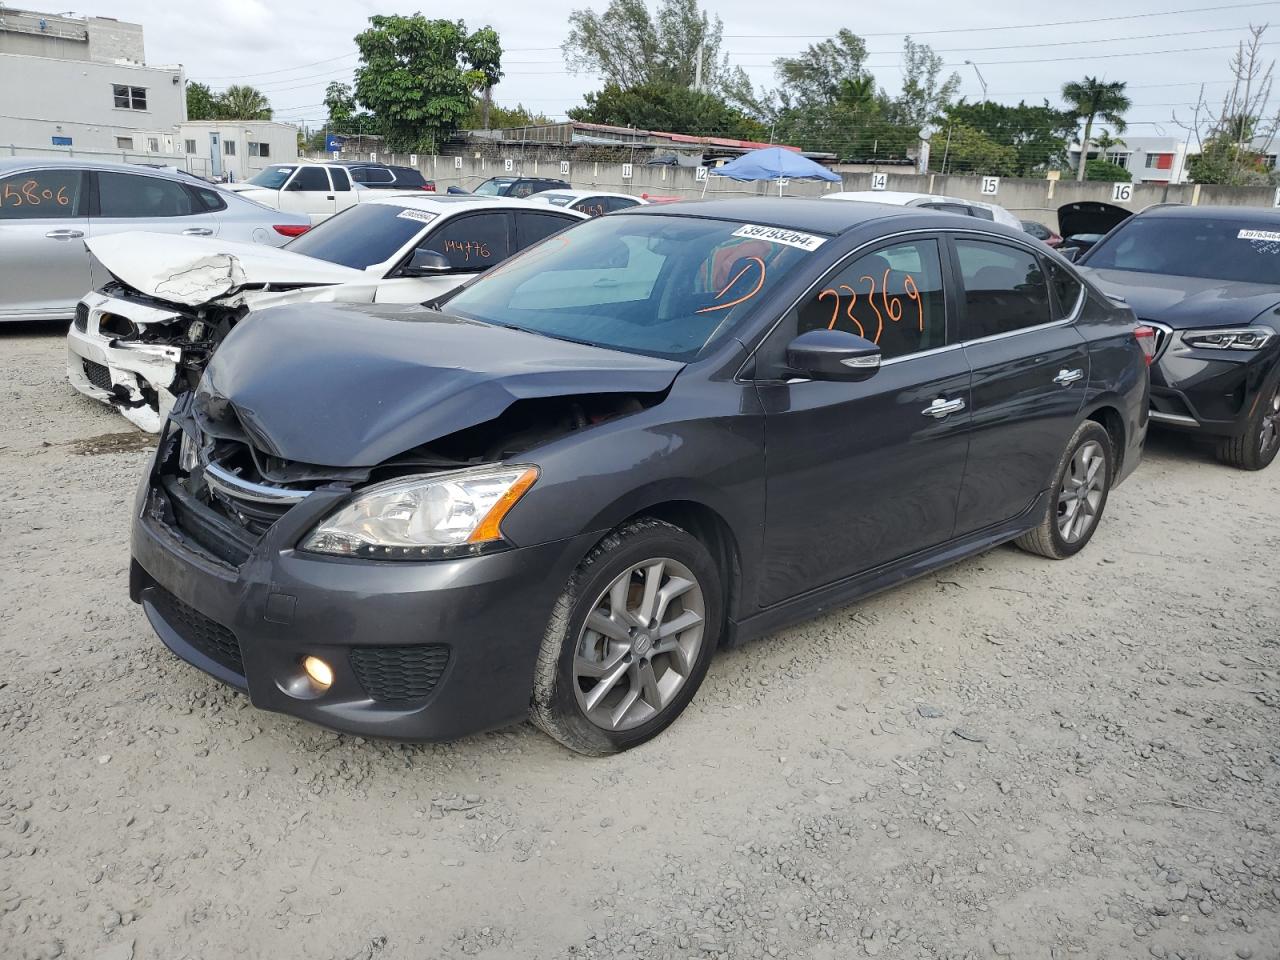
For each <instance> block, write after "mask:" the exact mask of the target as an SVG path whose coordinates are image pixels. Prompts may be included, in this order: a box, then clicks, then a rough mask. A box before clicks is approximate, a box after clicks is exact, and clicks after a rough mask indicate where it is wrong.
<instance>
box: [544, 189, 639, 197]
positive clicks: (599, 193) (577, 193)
mask: <svg viewBox="0 0 1280 960" xmlns="http://www.w3.org/2000/svg"><path fill="white" fill-rule="evenodd" d="M551 194H555V195H556V196H558V197H572V198H573V199H574V200H581V199H582V198H583V197H618V198H619V199H622V200H641V198H640V197H633V196H632V195H631V194H629V193H613V192H612V191H609V190H575V189H571V188H569V187H551V188H550V189H547V190H539V191H538V192H537V193H535V194H532V195H531V196H530V197H529V199H530V200H533V199H534V198H535V197H546V196H549V195H551Z"/></svg>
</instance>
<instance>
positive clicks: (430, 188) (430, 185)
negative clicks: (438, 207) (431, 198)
mask: <svg viewBox="0 0 1280 960" xmlns="http://www.w3.org/2000/svg"><path fill="white" fill-rule="evenodd" d="M422 189H423V190H428V191H430V192H431V193H435V192H436V185H435V184H434V183H424V184H423V185H422Z"/></svg>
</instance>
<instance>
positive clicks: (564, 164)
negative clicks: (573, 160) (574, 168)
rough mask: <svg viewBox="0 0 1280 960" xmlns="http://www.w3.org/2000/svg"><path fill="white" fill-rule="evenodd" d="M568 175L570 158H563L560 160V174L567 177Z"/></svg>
mask: <svg viewBox="0 0 1280 960" xmlns="http://www.w3.org/2000/svg"><path fill="white" fill-rule="evenodd" d="M568 175H569V161H568V160H561V161H560V176H562V177H567V176H568Z"/></svg>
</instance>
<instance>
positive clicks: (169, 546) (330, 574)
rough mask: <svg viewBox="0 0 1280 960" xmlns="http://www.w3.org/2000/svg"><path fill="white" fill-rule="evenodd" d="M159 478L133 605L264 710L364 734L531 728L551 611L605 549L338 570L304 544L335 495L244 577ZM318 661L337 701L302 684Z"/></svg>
mask: <svg viewBox="0 0 1280 960" xmlns="http://www.w3.org/2000/svg"><path fill="white" fill-rule="evenodd" d="M163 446H164V444H161V447H162V448H163ZM154 477H155V474H154V472H152V473H149V475H148V477H147V478H145V479H144V481H143V484H142V486H141V488H140V490H139V496H138V502H137V510H136V512H135V516H134V521H133V536H132V552H133V559H132V564H131V567H130V578H129V592H130V596H131V598H132V599H133V600H134V601H135V602H138V603H141V604H142V605H143V608H144V610H145V611H146V614H147V618H148V619H149V620H150V621H151V624H152V626H153V627H154V629H155V631H156V633H157V634H159V636H160V638H161V640H163V641H164V643H165V644H166V645H167V646H168V647H169V648H170V649H171V650H172V651H173V652H174V653H176V654H177V655H178V656H179V657H181V658H182V659H184V660H186V661H187V662H189V663H191V664H193V665H195V666H197V667H199V668H200V669H202V670H204V671H206V672H207V673H209V674H211V675H213V676H215V677H217V678H218V679H220V680H222V681H223V682H225V683H228V684H231V685H233V686H235V687H238V688H239V689H241V690H244V691H245V692H247V693H248V695H249V698H250V700H251V701H252V702H253V704H254V705H255V706H257V707H261V708H262V709H265V710H273V711H277V712H279V713H286V714H290V715H292V716H295V717H299V718H301V719H304V720H309V721H311V722H313V723H317V724H321V725H323V726H326V727H329V728H332V729H335V730H340V731H344V732H348V733H355V734H360V735H365V736H375V737H386V738H392V739H398V740H413V741H424V740H447V739H454V738H457V737H460V736H463V735H466V734H470V733H475V732H479V731H482V730H487V729H493V728H495V727H499V726H504V725H506V724H509V723H513V722H516V721H519V720H522V719H524V718H525V717H526V716H527V714H528V708H529V699H530V695H531V692H532V689H533V672H534V665H535V662H536V659H537V654H538V650H539V646H540V643H541V640H542V637H543V634H544V632H545V630H546V627H547V622H548V620H549V618H550V615H551V609H552V606H553V605H554V603H555V601H556V599H557V598H558V597H559V595H560V593H561V592H562V591H563V590H564V586H565V583H566V581H567V580H568V578H569V576H570V574H571V573H572V570H573V568H574V567H575V566H576V565H577V563H578V561H579V560H580V559H581V557H582V556H583V555H584V554H585V553H586V552H587V550H588V549H589V548H590V546H591V544H592V543H593V542H594V537H593V535H584V536H582V537H578V538H574V539H572V540H567V541H559V542H555V543H548V544H542V545H538V546H529V547H520V548H513V549H510V550H507V551H504V552H500V553H493V554H489V555H483V556H475V557H468V558H465V559H459V560H448V561H433V562H422V563H415V562H397V561H368V560H351V559H341V558H326V557H321V556H317V555H314V554H307V553H305V552H302V551H299V550H297V549H295V546H294V545H295V544H296V543H297V542H298V541H299V539H301V538H302V537H303V536H304V535H305V534H306V533H307V532H308V531H309V530H310V529H311V528H312V527H313V526H314V525H315V524H316V522H318V521H319V520H320V519H321V518H322V517H323V516H324V515H326V514H327V513H329V512H330V511H331V510H332V509H333V508H334V507H335V506H336V505H337V504H338V503H339V502H340V501H341V500H342V499H343V498H344V497H345V496H346V492H345V491H344V490H341V489H338V488H324V489H321V490H318V491H316V492H315V493H313V494H312V495H311V496H310V497H308V498H307V499H305V500H304V501H302V502H301V503H299V504H297V505H296V506H294V507H292V508H291V509H290V510H289V511H288V512H287V513H285V514H284V516H283V517H281V518H280V519H279V520H278V521H276V523H275V524H274V525H273V526H272V527H270V528H269V529H268V530H267V532H266V534H265V535H264V536H263V537H262V539H261V540H260V541H258V543H257V545H256V546H255V547H254V548H253V549H252V550H251V552H250V553H249V556H248V558H247V559H245V560H244V561H243V562H242V563H240V564H238V565H233V564H231V563H229V562H227V561H225V560H220V559H218V558H217V557H216V556H214V555H213V554H212V553H210V552H209V551H207V550H205V549H204V548H202V547H201V546H200V544H199V543H198V542H197V541H196V540H195V539H193V538H192V537H191V536H189V535H188V533H186V532H184V531H183V530H182V529H181V528H180V527H179V526H177V525H175V524H173V523H171V522H166V520H165V519H162V514H163V512H164V511H163V509H161V508H162V507H163V503H162V502H160V501H163V499H164V498H165V497H167V494H166V493H165V491H164V490H163V488H161V487H159V485H158V484H157V483H156V482H154ZM307 656H317V657H320V658H322V659H323V660H325V661H326V662H327V663H328V664H329V665H330V666H331V667H332V669H333V673H334V680H333V684H332V686H331V687H329V688H328V689H327V690H324V691H323V692H317V690H316V689H315V687H314V685H313V684H309V683H308V682H307V681H306V680H305V677H304V675H303V673H302V669H301V664H302V660H303V658H304V657H307Z"/></svg>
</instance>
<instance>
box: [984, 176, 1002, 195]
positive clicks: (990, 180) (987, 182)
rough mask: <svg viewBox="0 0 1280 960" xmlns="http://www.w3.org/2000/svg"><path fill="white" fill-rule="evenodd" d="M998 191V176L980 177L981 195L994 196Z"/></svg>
mask: <svg viewBox="0 0 1280 960" xmlns="http://www.w3.org/2000/svg"><path fill="white" fill-rule="evenodd" d="M999 192H1000V178H999V177H983V178H982V195H983V196H984V197H994V196H995V195H996V194H997V193H999Z"/></svg>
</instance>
